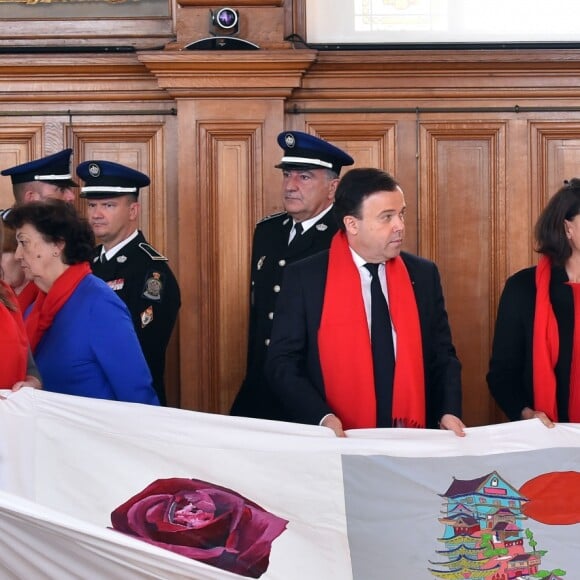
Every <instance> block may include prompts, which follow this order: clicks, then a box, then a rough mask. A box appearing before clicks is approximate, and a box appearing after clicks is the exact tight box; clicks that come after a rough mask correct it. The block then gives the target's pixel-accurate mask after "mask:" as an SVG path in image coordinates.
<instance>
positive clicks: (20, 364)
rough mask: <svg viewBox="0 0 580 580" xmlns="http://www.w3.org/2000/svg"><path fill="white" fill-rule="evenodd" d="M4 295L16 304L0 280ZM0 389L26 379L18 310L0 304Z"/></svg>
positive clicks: (25, 346) (24, 344)
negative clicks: (0, 361)
mask: <svg viewBox="0 0 580 580" xmlns="http://www.w3.org/2000/svg"><path fill="white" fill-rule="evenodd" d="M0 284H1V285H2V288H3V289H4V295H5V296H6V297H7V299H8V300H9V301H10V302H12V303H13V304H14V305H16V304H18V302H17V300H16V296H15V295H14V292H13V291H12V288H10V286H8V284H6V283H5V282H2V281H1V280H0ZM0 351H1V355H0V358H1V360H2V363H1V364H0V388H7V389H9V388H11V387H12V385H14V383H17V382H18V381H23V380H24V379H25V378H26V368H27V358H28V339H27V338H26V331H25V330H24V322H23V321H22V314H21V313H20V310H14V311H13V310H10V309H9V308H8V307H7V306H6V305H5V304H3V303H1V302H0Z"/></svg>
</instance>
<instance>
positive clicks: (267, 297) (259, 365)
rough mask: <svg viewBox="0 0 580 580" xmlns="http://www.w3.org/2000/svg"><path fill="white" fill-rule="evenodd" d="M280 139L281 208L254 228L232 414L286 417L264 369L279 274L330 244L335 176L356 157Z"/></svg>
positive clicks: (292, 135) (302, 138)
mask: <svg viewBox="0 0 580 580" xmlns="http://www.w3.org/2000/svg"><path fill="white" fill-rule="evenodd" d="M278 144H279V145H280V147H282V149H283V151H284V154H283V157H282V159H281V161H280V164H279V165H277V166H276V167H278V168H280V169H282V175H283V179H282V196H283V197H282V201H283V204H284V209H285V211H284V212H282V213H278V214H275V215H271V216H268V217H266V218H264V219H263V220H262V221H260V222H259V223H258V224H257V225H256V229H255V232H254V239H253V244H252V261H251V288H250V316H249V333H248V352H247V367H246V376H245V378H244V381H243V383H242V386H241V388H240V391H239V393H238V394H237V396H236V399H235V401H234V403H233V405H232V409H231V414H232V415H239V416H245V417H256V418H261V419H274V420H286V415H285V413H284V412H283V409H282V407H281V406H280V404H279V401H278V400H277V399H276V397H275V396H274V395H273V394H272V391H271V390H270V389H268V387H267V385H266V381H265V378H264V373H263V368H264V361H265V358H266V352H267V350H268V344H269V342H270V332H271V329H272V321H273V318H274V308H275V305H276V300H277V299H278V296H279V293H280V289H281V287H282V276H283V273H284V270H285V269H286V267H287V265H288V264H290V263H292V262H295V261H296V260H299V259H301V258H305V257H307V256H310V255H312V254H314V253H316V252H319V251H320V250H324V249H326V248H328V247H329V245H330V240H331V239H332V236H333V235H334V234H335V233H336V229H337V223H336V219H335V217H334V213H333V211H332V204H333V200H334V192H335V190H336V186H337V184H338V176H339V174H340V170H341V168H342V167H343V166H345V165H352V164H353V163H354V161H353V159H352V158H351V157H350V155H348V154H346V153H345V152H344V151H342V150H341V149H339V148H337V147H335V146H334V145H332V144H330V143H328V142H326V141H324V140H323V139H319V138H318V137H314V136H313V135H308V134H307V133H302V132H300V131H286V132H284V133H280V135H278Z"/></svg>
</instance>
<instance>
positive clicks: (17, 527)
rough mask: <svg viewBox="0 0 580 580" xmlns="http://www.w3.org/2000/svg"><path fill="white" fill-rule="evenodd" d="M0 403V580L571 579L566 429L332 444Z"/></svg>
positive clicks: (574, 446)
mask: <svg viewBox="0 0 580 580" xmlns="http://www.w3.org/2000/svg"><path fill="white" fill-rule="evenodd" d="M3 394H4V395H7V399H6V400H2V401H0V578H2V580H4V579H12V578H14V579H23V580H34V579H36V578H38V579H55V580H68V579H73V578H74V579H80V578H83V579H87V578H90V579H91V580H92V579H100V578H103V579H105V578H106V579H123V580H130V579H133V578H134V579H146V578H161V579H181V578H184V579H185V578H195V579H200V580H205V579H218V578H219V579H227V578H244V577H245V578H263V579H264V580H270V579H272V580H295V579H298V580H326V579H332V580H347V579H353V580H375V579H376V580H395V579H397V580H398V579H404V580H427V579H433V578H449V579H465V578H472V579H485V580H511V579H513V578H550V580H554V579H557V578H565V580H571V579H574V578H580V493H579V492H580V426H579V425H563V424H562V425H557V426H556V427H555V428H554V429H547V428H545V427H544V426H543V425H542V424H541V423H540V422H539V421H536V420H532V421H522V422H519V423H515V424H505V425H494V426H489V427H478V428H472V429H468V430H467V435H466V437H465V438H458V437H455V436H454V435H453V434H451V433H449V432H443V431H426V430H406V429H385V430H368V431H358V432H351V433H350V434H349V437H348V438H347V439H337V438H335V437H334V435H333V434H332V433H331V432H330V431H327V430H326V429H323V428H320V427H311V426H305V425H295V424H285V423H276V422H269V421H260V420H253V419H243V418H235V417H225V416H220V415H211V414H204V413H194V412H190V411H182V410H178V409H170V408H156V407H148V406H144V405H137V404H131V403H117V402H112V401H101V400H95V399H85V398H80V397H70V396H66V395H57V394H54V393H47V392H43V391H34V390H31V389H24V390H22V391H20V392H18V393H14V394H11V393H8V392H6V391H3Z"/></svg>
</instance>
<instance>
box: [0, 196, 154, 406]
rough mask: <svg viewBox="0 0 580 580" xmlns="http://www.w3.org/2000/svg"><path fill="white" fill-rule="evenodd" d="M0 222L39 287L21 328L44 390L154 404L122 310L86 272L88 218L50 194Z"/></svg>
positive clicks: (139, 353) (89, 239) (90, 237)
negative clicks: (11, 231)
mask: <svg viewBox="0 0 580 580" xmlns="http://www.w3.org/2000/svg"><path fill="white" fill-rule="evenodd" d="M5 221H6V223H7V225H8V226H9V227H12V228H14V229H16V239H17V241H18V248H17V249H16V253H15V256H16V258H17V259H18V260H19V261H20V263H21V265H22V268H23V269H24V271H25V273H26V277H27V278H28V279H30V280H32V281H33V282H34V283H35V284H36V286H37V287H38V288H39V293H38V297H37V298H36V300H35V301H34V303H33V305H32V307H31V310H30V313H29V314H28V316H27V318H26V321H25V327H26V333H27V336H28V340H29V342H30V346H31V348H32V352H33V355H34V359H35V361H36V364H37V365H38V369H39V371H40V374H41V376H42V378H43V387H44V389H45V390H48V391H53V392H59V393H65V394H69V395H79V396H85V397H95V398H99V399H112V400H117V401H128V402H138V403H147V404H154V405H157V404H159V402H158V399H157V395H156V394H155V391H154V389H153V385H152V378H151V374H150V372H149V368H148V367H147V363H146V362H145V358H144V356H143V353H142V351H141V347H140V346H139V342H138V340H137V335H136V334H135V330H134V327H133V323H132V321H131V318H130V316H129V312H128V310H127V307H126V306H125V304H124V303H123V302H122V301H121V300H120V299H119V298H118V297H117V296H116V295H115V293H114V292H113V291H112V290H111V289H110V288H109V287H108V286H107V285H106V284H105V283H104V282H103V281H102V280H100V279H98V278H97V277H95V276H93V275H92V274H91V268H90V265H89V259H90V258H91V256H92V253H93V248H94V236H93V233H92V230H91V228H90V226H89V224H88V222H87V221H86V220H84V219H82V218H80V217H79V216H78V215H77V213H76V210H75V209H74V207H73V206H72V205H70V204H67V203H65V202H63V201H61V200H56V199H53V200H46V201H44V202H32V203H29V204H26V205H23V206H18V207H16V208H14V209H12V210H11V211H10V213H9V214H8V216H6V218H5Z"/></svg>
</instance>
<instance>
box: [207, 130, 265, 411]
mask: <svg viewBox="0 0 580 580" xmlns="http://www.w3.org/2000/svg"><path fill="white" fill-rule="evenodd" d="M261 129H262V127H261V124H256V123H238V124H236V125H235V126H233V127H232V125H231V124H230V123H228V124H223V123H221V124H219V123H200V125H199V127H198V130H199V142H200V152H199V154H200V157H199V159H200V166H201V167H202V168H204V169H205V171H204V173H205V182H206V183H207V185H208V187H207V188H205V189H204V190H202V191H201V192H200V193H201V196H200V200H199V203H200V208H201V212H200V223H201V224H207V226H209V227H208V228H207V230H206V235H207V242H208V243H207V244H206V245H205V246H204V248H203V251H204V254H205V257H204V258H203V261H204V262H205V266H204V267H203V270H204V273H205V276H204V281H205V282H209V284H210V286H209V288H208V287H207V286H206V288H207V289H208V290H210V289H211V292H208V294H207V301H208V304H207V305H206V306H205V309H206V311H207V318H206V320H205V322H206V323H207V325H208V326H207V331H208V332H207V336H208V338H209V341H208V343H206V344H204V345H203V348H204V349H206V348H207V349H208V354H209V355H210V357H211V359H210V360H212V363H213V364H212V365H211V368H210V369H209V373H210V374H209V377H210V382H209V383H208V384H209V385H211V388H210V389H209V392H208V393H207V400H208V403H209V405H210V408H212V409H214V410H215V411H221V412H227V411H228V410H229V408H230V406H231V403H232V401H233V398H234V396H235V394H236V393H237V391H238V388H239V386H240V384H241V382H242V379H243V377H244V374H245V367H246V345H247V340H246V337H247V318H248V303H249V294H248V292H249V263H250V248H251V243H252V236H251V231H252V228H251V227H249V225H250V224H253V223H254V216H255V214H256V207H255V199H254V198H253V197H252V192H254V191H256V184H255V178H256V175H255V172H254V167H255V165H256V163H258V164H259V162H258V161H257V157H259V155H257V153H258V152H259V151H260V150H261V149H262V146H263V143H262V138H261Z"/></svg>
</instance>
